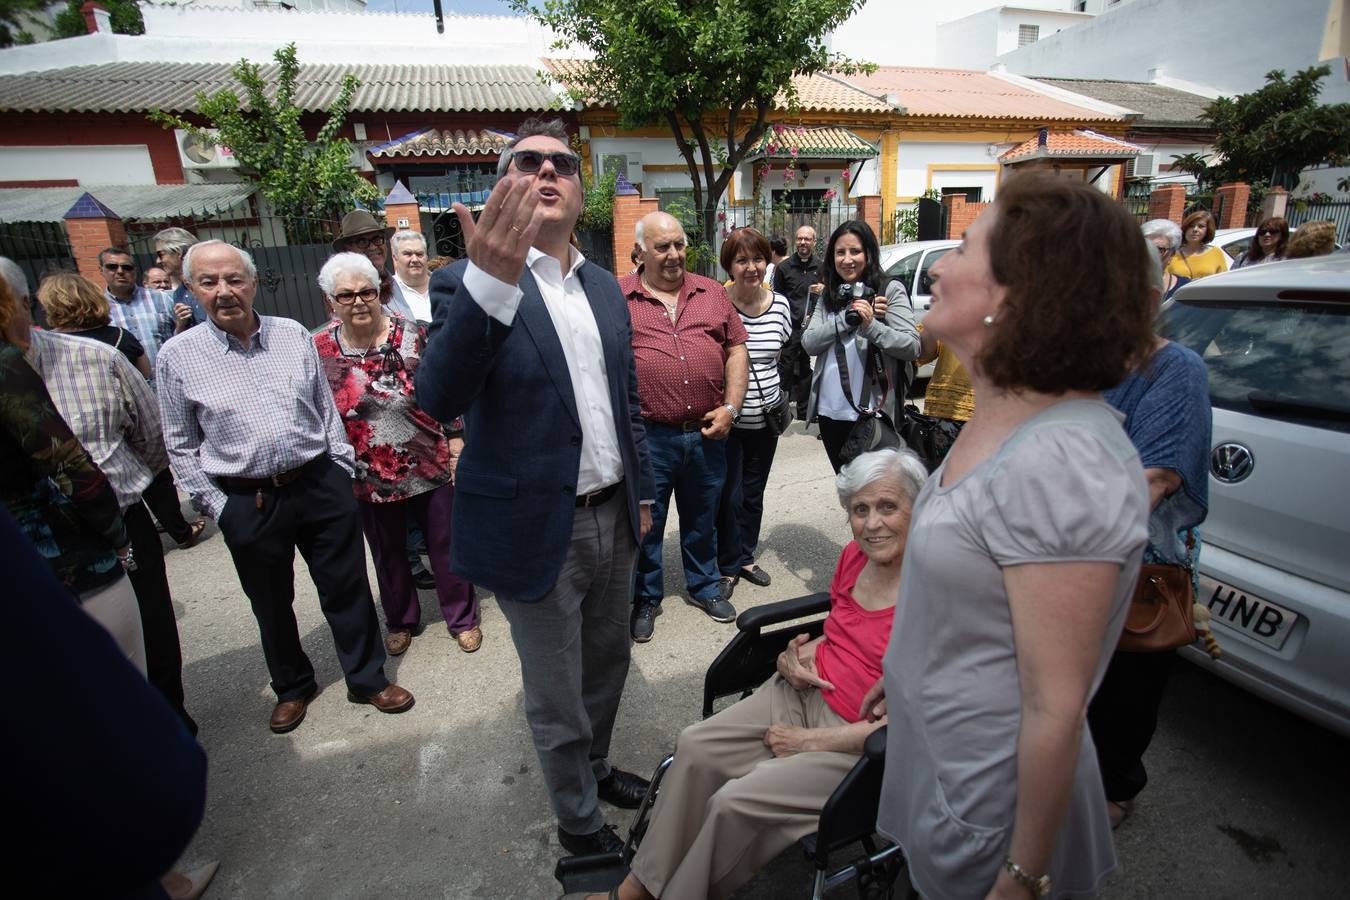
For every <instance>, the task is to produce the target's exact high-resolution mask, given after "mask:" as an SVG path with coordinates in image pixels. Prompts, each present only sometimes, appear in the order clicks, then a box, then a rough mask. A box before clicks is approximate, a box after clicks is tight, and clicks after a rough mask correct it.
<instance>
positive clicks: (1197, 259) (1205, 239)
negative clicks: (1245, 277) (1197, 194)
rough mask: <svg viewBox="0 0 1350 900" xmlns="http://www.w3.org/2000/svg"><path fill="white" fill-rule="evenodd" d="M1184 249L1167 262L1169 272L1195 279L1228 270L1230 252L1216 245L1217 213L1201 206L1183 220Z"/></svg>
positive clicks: (1182, 243) (1182, 247)
mask: <svg viewBox="0 0 1350 900" xmlns="http://www.w3.org/2000/svg"><path fill="white" fill-rule="evenodd" d="M1181 235H1182V242H1181V249H1180V250H1178V251H1177V252H1176V253H1175V254H1174V255H1173V256H1172V261H1171V262H1169V263H1168V264H1167V271H1169V272H1171V273H1172V274H1173V275H1177V276H1179V277H1181V278H1189V279H1191V280H1192V281H1194V280H1195V279H1197V278H1204V277H1205V276H1206V275H1213V274H1215V273H1217V272H1227V271H1228V254H1227V253H1224V252H1223V250H1221V249H1220V248H1218V247H1216V246H1214V245H1213V244H1211V243H1210V241H1212V240H1214V216H1212V215H1210V212H1209V210H1207V209H1197V210H1196V211H1195V212H1193V213H1191V214H1190V215H1188V216H1187V217H1186V218H1185V219H1183V220H1182V221H1181Z"/></svg>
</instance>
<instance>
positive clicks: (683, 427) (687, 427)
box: [644, 419, 703, 432]
mask: <svg viewBox="0 0 1350 900" xmlns="http://www.w3.org/2000/svg"><path fill="white" fill-rule="evenodd" d="M644 421H646V422H647V424H649V425H660V426H661V427H662V428H672V429H674V430H675V431H685V432H689V431H702V430H703V420H702V419H685V420H684V421H683V422H658V421H656V420H655V419H645V420H644Z"/></svg>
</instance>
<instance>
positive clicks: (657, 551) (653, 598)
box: [633, 422, 727, 606]
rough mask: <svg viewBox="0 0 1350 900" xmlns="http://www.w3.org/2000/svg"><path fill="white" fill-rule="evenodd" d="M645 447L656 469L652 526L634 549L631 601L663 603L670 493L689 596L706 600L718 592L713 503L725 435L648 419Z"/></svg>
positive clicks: (719, 483) (715, 502)
mask: <svg viewBox="0 0 1350 900" xmlns="http://www.w3.org/2000/svg"><path fill="white" fill-rule="evenodd" d="M645 424H646V426H647V450H648V452H649V453H650V454H651V460H652V469H653V470H654V472H655V474H656V502H655V503H653V504H652V530H651V531H650V532H648V533H647V538H646V540H644V541H643V542H642V546H641V548H639V550H638V560H637V585H636V589H635V590H634V592H633V601H634V603H650V604H652V605H654V606H659V605H660V604H661V598H662V597H664V596H665V593H666V590H665V575H664V573H663V572H662V569H661V544H662V538H663V536H664V533H665V529H666V512H667V511H668V510H669V509H670V495H671V492H672V491H674V493H675V505H676V507H677V508H678V509H679V512H680V554H681V556H682V557H683V560H684V583H685V586H686V587H688V589H689V596H690V597H692V598H693V599H695V600H700V601H708V600H712V599H715V598H716V597H717V596H718V581H719V574H718V571H717V506H718V501H719V499H720V498H721V496H722V482H723V480H724V479H725V478H726V471H727V448H726V441H710V440H708V439H707V438H705V437H704V436H703V435H702V434H701V433H699V432H697V431H681V430H680V429H678V428H671V427H670V426H668V425H660V424H658V423H656V422H646V423H645Z"/></svg>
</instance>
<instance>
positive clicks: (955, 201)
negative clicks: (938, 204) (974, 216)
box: [942, 194, 968, 240]
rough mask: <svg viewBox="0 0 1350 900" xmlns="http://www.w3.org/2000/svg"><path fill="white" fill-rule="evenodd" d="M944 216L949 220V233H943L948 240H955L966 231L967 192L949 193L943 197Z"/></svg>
mask: <svg viewBox="0 0 1350 900" xmlns="http://www.w3.org/2000/svg"><path fill="white" fill-rule="evenodd" d="M942 218H943V219H945V220H946V222H947V233H946V234H944V235H943V237H944V238H946V239H947V240H954V239H956V238H959V237H960V236H961V232H963V231H965V227H966V226H965V222H966V220H967V218H968V217H967V215H966V195H965V194H947V195H945V196H943V198H942Z"/></svg>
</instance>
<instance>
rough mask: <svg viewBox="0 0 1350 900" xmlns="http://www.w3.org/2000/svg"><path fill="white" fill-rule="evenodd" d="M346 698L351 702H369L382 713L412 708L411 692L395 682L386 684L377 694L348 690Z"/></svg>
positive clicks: (399, 711)
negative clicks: (362, 693) (363, 694)
mask: <svg viewBox="0 0 1350 900" xmlns="http://www.w3.org/2000/svg"><path fill="white" fill-rule="evenodd" d="M347 699H348V700H349V701H351V702H352V703H369V704H370V705H371V706H373V707H375V708H376V709H378V710H379V711H380V712H382V713H401V712H407V711H408V710H410V709H412V707H413V703H414V700H413V695H412V693H410V692H409V691H408V690H407V689H406V688H401V687H399V686H398V685H396V684H390V685H386V686H385V688H384V690H382V691H380V692H379V693H378V694H366V695H365V696H362V695H360V694H358V693H356V692H355V691H350V690H349V691H347Z"/></svg>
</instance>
